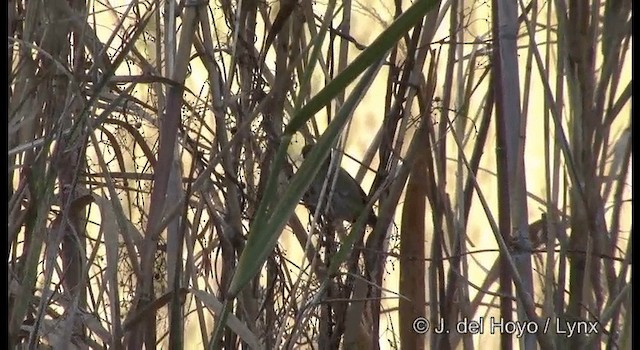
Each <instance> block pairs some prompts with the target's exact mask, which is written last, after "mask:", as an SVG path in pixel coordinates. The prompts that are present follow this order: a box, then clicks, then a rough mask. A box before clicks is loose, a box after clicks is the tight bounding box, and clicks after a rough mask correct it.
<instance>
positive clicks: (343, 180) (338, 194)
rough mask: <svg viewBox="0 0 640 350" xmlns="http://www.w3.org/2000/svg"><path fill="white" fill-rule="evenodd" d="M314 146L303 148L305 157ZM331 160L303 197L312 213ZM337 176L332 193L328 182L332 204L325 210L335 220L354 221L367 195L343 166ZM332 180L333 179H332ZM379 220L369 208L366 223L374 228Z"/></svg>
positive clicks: (361, 209)
mask: <svg viewBox="0 0 640 350" xmlns="http://www.w3.org/2000/svg"><path fill="white" fill-rule="evenodd" d="M313 146H314V144H309V145H306V146H304V147H303V148H302V157H303V158H306V157H307V155H308V154H309V152H311V150H312V149H313ZM330 162H331V160H330V158H329V159H327V160H326V161H325V163H324V164H323V166H322V167H321V168H320V170H319V171H318V174H317V175H316V177H315V179H314V180H313V182H312V183H311V185H310V186H309V189H307V192H306V193H305V195H304V196H303V198H302V202H303V204H304V205H305V206H306V207H307V209H309V211H311V212H312V213H314V212H315V211H316V208H317V206H318V201H319V199H320V195H321V191H322V186H323V185H324V182H325V179H326V178H327V172H328V171H329V164H330ZM335 176H337V177H338V178H337V179H336V183H335V187H334V189H333V193H332V194H330V193H329V191H330V190H331V184H332V183H331V182H329V183H328V184H327V190H326V194H325V196H329V195H331V204H330V205H329V206H328V207H326V206H323V208H325V210H324V212H325V213H326V215H327V216H328V217H329V218H331V219H333V220H337V221H348V222H350V223H354V222H355V221H356V220H357V219H358V216H360V213H362V211H363V210H364V209H365V207H366V205H367V195H366V194H365V193H364V191H363V190H362V188H361V187H360V185H359V184H358V182H357V181H356V180H355V179H354V178H353V177H351V175H350V174H349V173H348V172H347V171H346V170H345V169H343V168H342V167H339V168H338V170H337V173H336V174H335ZM330 181H332V179H331V180H330ZM325 198H326V197H325ZM377 221H378V218H377V217H376V215H375V213H374V212H373V209H369V216H368V217H367V221H366V224H367V225H369V226H370V227H372V228H373V227H375V225H376V222H377Z"/></svg>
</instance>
